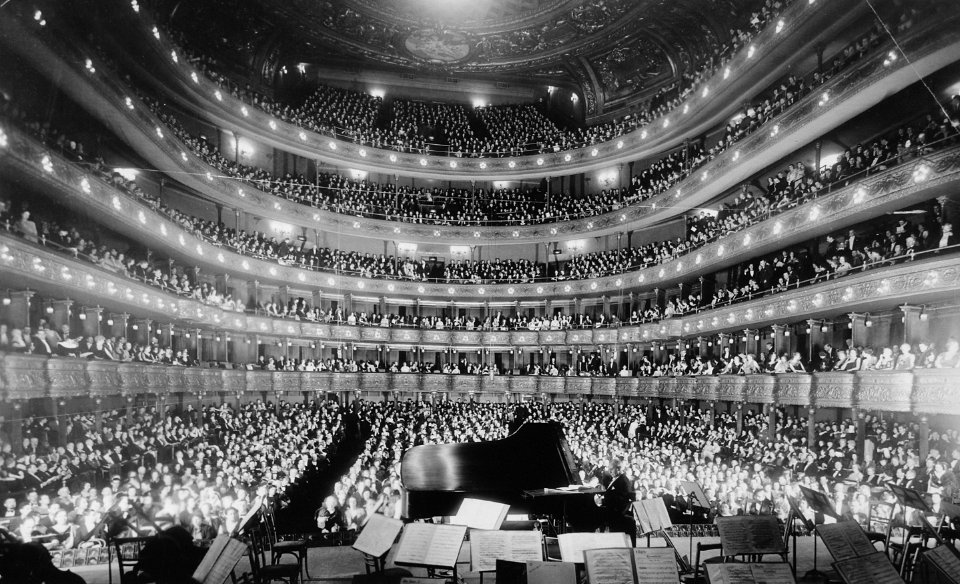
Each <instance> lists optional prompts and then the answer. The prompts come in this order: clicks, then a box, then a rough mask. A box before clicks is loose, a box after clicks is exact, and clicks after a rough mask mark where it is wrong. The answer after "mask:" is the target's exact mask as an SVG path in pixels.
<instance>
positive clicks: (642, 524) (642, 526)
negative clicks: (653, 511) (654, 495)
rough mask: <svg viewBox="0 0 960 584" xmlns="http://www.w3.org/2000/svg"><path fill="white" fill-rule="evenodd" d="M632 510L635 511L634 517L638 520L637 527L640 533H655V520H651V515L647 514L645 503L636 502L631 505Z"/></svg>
mask: <svg viewBox="0 0 960 584" xmlns="http://www.w3.org/2000/svg"><path fill="white" fill-rule="evenodd" d="M630 508H631V509H633V516H634V517H635V518H636V519H637V527H638V528H639V530H640V533H650V532H651V531H654V527H653V520H651V519H650V514H649V513H647V508H646V506H644V505H643V501H634V502H633V503H631V504H630Z"/></svg>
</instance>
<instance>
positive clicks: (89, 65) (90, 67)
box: [83, 59, 97, 73]
mask: <svg viewBox="0 0 960 584" xmlns="http://www.w3.org/2000/svg"><path fill="white" fill-rule="evenodd" d="M83 66H84V67H86V68H87V71H89V72H91V73H96V72H97V69H96V68H95V67H94V66H93V61H91V60H90V59H87V60H86V61H84V63H83Z"/></svg>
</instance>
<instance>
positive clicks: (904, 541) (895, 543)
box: [885, 517, 926, 581]
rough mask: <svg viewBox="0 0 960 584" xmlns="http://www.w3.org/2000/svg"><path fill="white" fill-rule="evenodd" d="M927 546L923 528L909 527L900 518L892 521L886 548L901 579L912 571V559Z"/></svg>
mask: <svg viewBox="0 0 960 584" xmlns="http://www.w3.org/2000/svg"><path fill="white" fill-rule="evenodd" d="M895 530H899V531H900V533H897V534H895V533H894V531H895ZM925 545H926V538H925V537H924V533H923V527H921V526H919V525H907V524H906V523H904V522H903V520H902V519H901V518H900V517H896V518H894V519H893V520H891V521H890V526H889V528H888V529H887V540H886V545H885V548H886V551H887V556H888V557H889V558H890V562H891V563H892V564H893V565H894V566H895V567H897V571H898V572H899V573H900V577H901V578H904V575H905V574H907V573H908V572H910V571H911V570H912V567H911V566H910V560H911V557H913V556H916V553H917V551H919V549H920V548H922V547H925ZM908 581H909V580H908Z"/></svg>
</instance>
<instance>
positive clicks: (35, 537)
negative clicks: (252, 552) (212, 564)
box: [0, 401, 343, 550]
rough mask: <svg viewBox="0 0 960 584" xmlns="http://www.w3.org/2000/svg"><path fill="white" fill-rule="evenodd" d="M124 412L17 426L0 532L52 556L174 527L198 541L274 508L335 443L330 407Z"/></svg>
mask: <svg viewBox="0 0 960 584" xmlns="http://www.w3.org/2000/svg"><path fill="white" fill-rule="evenodd" d="M128 407H129V411H127V412H124V411H122V410H111V411H105V412H90V413H80V414H73V415H64V416H60V417H57V418H49V417H44V416H40V417H27V418H26V419H25V420H23V443H22V444H17V445H13V444H11V443H10V442H9V440H5V441H4V442H3V443H2V444H0V452H2V458H3V466H2V468H0V487H2V488H0V490H2V492H3V497H4V510H3V516H2V517H0V527H2V528H3V529H5V530H6V531H7V532H9V533H11V534H13V535H14V536H15V537H17V538H18V539H21V540H23V541H28V542H29V541H34V542H40V543H42V544H43V545H44V546H46V547H48V548H49V549H56V550H67V549H73V548H77V547H81V548H86V547H89V546H94V545H103V544H104V540H105V538H106V537H107V535H108V534H109V535H110V536H112V537H117V536H125V535H131V534H133V535H136V534H141V535H148V534H151V533H155V532H156V531H157V530H161V529H166V528H169V527H171V526H174V525H179V526H181V527H183V528H184V529H186V530H187V531H188V532H189V533H190V534H191V535H192V536H193V538H194V539H195V540H198V541H209V540H211V539H213V538H214V537H215V536H216V535H217V534H218V533H227V534H233V533H235V532H236V530H237V528H238V525H239V522H240V521H241V519H242V518H243V517H244V516H245V515H246V513H247V511H248V510H250V509H251V507H257V506H259V505H260V504H261V503H262V502H265V501H271V502H274V503H279V501H280V499H281V498H282V497H283V496H284V494H285V491H286V489H287V488H288V487H290V486H291V485H293V484H295V483H296V482H297V481H298V480H299V479H300V478H301V477H302V476H304V474H305V473H306V472H307V471H309V470H313V469H316V468H318V466H319V465H321V464H322V463H323V461H324V460H325V459H326V458H327V457H328V456H329V455H330V453H331V452H332V451H336V449H337V446H338V444H339V442H340V440H341V438H342V435H343V427H342V424H343V417H342V408H341V406H340V404H338V403H337V402H335V401H313V402H310V403H304V402H298V403H287V402H281V403H280V404H279V405H278V407H274V405H273V404H270V403H264V402H262V401H257V402H252V403H247V404H244V405H243V406H241V407H240V408H239V409H236V408H234V407H232V406H229V405H222V406H204V407H202V408H201V409H195V408H194V407H193V406H192V405H190V406H187V407H185V408H183V409H176V408H167V409H166V410H164V411H160V410H157V409H156V408H154V407H134V406H132V405H131V406H128ZM103 519H106V521H104V522H103V523H101V520H103Z"/></svg>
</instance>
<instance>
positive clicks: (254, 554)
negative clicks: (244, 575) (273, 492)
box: [247, 523, 301, 584]
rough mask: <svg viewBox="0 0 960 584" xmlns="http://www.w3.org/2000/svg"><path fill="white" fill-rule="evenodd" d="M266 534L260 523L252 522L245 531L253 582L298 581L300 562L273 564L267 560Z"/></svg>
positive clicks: (258, 583) (287, 583)
mask: <svg viewBox="0 0 960 584" xmlns="http://www.w3.org/2000/svg"><path fill="white" fill-rule="evenodd" d="M267 548H268V546H267V536H266V533H264V528H263V524H262V523H254V524H253V525H252V526H251V528H250V529H249V530H248V532H247V557H248V558H249V560H250V573H251V575H252V577H253V584H268V583H269V582H278V581H279V582H285V583H286V584H298V583H299V582H300V571H301V566H300V562H297V563H296V564H291V563H283V564H273V563H270V562H268V561H267Z"/></svg>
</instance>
